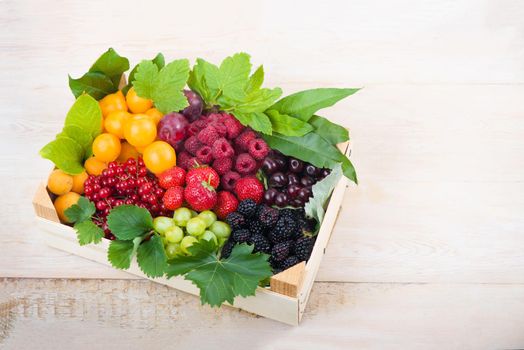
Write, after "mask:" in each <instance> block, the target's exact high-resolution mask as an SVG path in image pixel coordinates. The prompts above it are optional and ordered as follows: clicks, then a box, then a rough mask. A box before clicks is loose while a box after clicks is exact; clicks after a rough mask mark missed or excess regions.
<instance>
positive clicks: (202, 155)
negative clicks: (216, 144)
mask: <svg viewBox="0 0 524 350" xmlns="http://www.w3.org/2000/svg"><path fill="white" fill-rule="evenodd" d="M196 157H197V159H198V160H199V162H201V163H204V164H209V163H211V162H212V161H213V151H212V150H211V147H209V146H203V147H201V148H200V149H199V150H198V151H197V153H196Z"/></svg>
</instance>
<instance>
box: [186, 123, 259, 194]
mask: <svg viewBox="0 0 524 350" xmlns="http://www.w3.org/2000/svg"><path fill="white" fill-rule="evenodd" d="M186 130H187V136H188V137H187V139H186V140H185V141H184V143H183V146H181V147H179V149H178V150H177V151H178V166H180V167H181V168H183V169H186V170H187V169H190V168H191V167H193V166H198V165H202V164H208V165H209V166H211V167H212V168H213V169H214V170H215V171H216V172H217V173H218V174H219V175H220V176H221V182H220V184H221V188H222V189H223V190H226V191H233V190H234V188H235V184H236V182H237V181H238V180H239V179H241V178H244V177H248V176H253V175H255V174H256V172H257V171H258V169H259V168H260V166H261V165H262V161H263V160H264V158H265V157H266V156H267V155H268V153H269V147H268V145H267V144H266V142H265V141H264V140H262V139H261V138H259V137H258V135H257V133H255V132H254V131H253V130H251V129H249V128H246V127H245V126H243V125H242V124H241V123H240V122H239V121H238V120H237V119H236V118H235V117H233V116H232V115H230V114H227V113H210V114H208V115H202V116H200V118H198V119H196V120H194V121H193V122H192V123H190V124H189V125H188V127H187V129H186Z"/></svg>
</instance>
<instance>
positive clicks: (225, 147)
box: [213, 137, 235, 159]
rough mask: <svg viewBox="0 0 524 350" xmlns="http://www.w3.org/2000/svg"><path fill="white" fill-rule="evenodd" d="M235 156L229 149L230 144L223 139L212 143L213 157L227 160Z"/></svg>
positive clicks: (233, 151)
mask: <svg viewBox="0 0 524 350" xmlns="http://www.w3.org/2000/svg"><path fill="white" fill-rule="evenodd" d="M234 155H235V150H234V149H233V147H231V144H230V143H229V142H228V141H227V140H226V139H225V138H223V137H221V138H219V139H218V140H216V141H215V143H213V157H214V158H215V159H218V158H229V157H233V156H234Z"/></svg>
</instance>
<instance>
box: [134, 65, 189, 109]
mask: <svg viewBox="0 0 524 350" xmlns="http://www.w3.org/2000/svg"><path fill="white" fill-rule="evenodd" d="M188 78H189V61H188V60H186V59H182V60H175V61H173V62H171V63H169V64H168V65H166V66H165V67H163V68H162V69H161V70H160V71H159V70H158V67H157V66H156V64H155V63H153V62H152V61H147V60H146V61H142V62H141V63H140V64H139V65H138V67H137V71H136V74H135V80H134V81H133V86H134V87H135V90H136V93H137V94H138V95H139V96H140V97H144V98H149V99H151V100H153V102H154V103H155V107H156V108H157V109H158V110H159V111H161V112H162V113H164V114H166V113H169V112H173V111H180V110H182V109H184V108H185V107H187V106H188V105H189V103H188V101H187V98H186V97H185V95H184V93H183V92H182V89H183V88H184V86H185V85H186V82H187V80H188Z"/></svg>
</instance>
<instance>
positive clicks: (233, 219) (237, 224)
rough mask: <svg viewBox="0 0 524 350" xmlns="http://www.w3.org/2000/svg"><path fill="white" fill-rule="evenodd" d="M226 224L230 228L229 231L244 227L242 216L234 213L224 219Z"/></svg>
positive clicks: (244, 220) (244, 221)
mask: <svg viewBox="0 0 524 350" xmlns="http://www.w3.org/2000/svg"><path fill="white" fill-rule="evenodd" d="M226 222H227V223H228V224H229V226H231V229H233V230H238V229H240V228H242V227H243V226H244V224H245V223H246V219H245V218H244V216H243V215H242V214H240V213H237V212H236V211H235V212H232V213H230V214H229V215H228V216H227V217H226Z"/></svg>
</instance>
